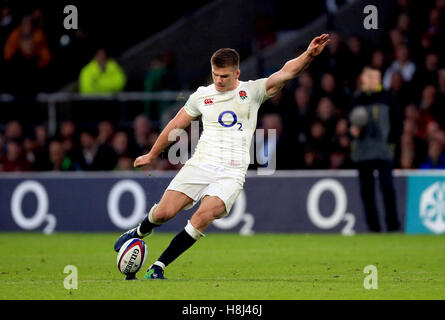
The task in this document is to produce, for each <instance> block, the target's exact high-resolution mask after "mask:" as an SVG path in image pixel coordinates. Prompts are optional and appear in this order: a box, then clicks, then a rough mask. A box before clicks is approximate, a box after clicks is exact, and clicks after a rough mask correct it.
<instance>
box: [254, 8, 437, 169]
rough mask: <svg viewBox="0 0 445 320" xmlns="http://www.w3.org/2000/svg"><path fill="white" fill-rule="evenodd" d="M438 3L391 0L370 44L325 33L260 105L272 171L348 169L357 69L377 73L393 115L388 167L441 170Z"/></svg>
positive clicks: (357, 38)
mask: <svg viewBox="0 0 445 320" xmlns="http://www.w3.org/2000/svg"><path fill="white" fill-rule="evenodd" d="M444 8H445V1H444V0H433V1H423V2H422V3H419V2H417V1H410V0H398V1H397V7H396V9H395V11H394V12H393V13H392V14H391V17H393V21H392V22H391V24H390V26H389V28H388V30H387V31H386V32H385V38H384V39H383V40H382V41H381V42H380V43H379V44H378V45H377V46H372V45H369V44H367V43H364V42H363V40H362V39H361V38H360V37H359V36H356V35H351V36H350V37H348V38H346V39H344V38H342V37H341V36H340V34H338V33H337V32H336V31H335V30H333V31H332V32H330V39H331V43H330V44H329V45H328V46H327V48H326V49H327V50H325V52H324V53H323V54H322V55H321V56H320V57H317V60H316V61H314V62H313V64H312V65H311V66H310V67H309V68H308V69H307V71H305V72H304V73H303V74H301V75H300V76H299V77H298V78H297V79H296V80H295V81H294V82H292V83H290V84H289V85H288V86H286V87H285V88H284V90H282V91H281V92H280V93H279V94H277V95H276V96H274V97H273V98H271V99H270V100H268V101H267V102H266V103H265V104H263V106H262V107H261V108H260V113H259V116H260V122H259V126H260V127H263V128H265V129H270V128H276V130H277V133H278V137H279V138H278V145H277V169H350V168H354V163H353V162H352V161H351V142H352V138H351V136H350V133H349V113H350V111H351V109H352V108H353V107H354V106H352V105H351V101H352V99H353V97H354V96H356V95H358V94H359V92H360V83H359V74H360V72H361V71H362V69H363V67H365V66H372V67H374V68H377V69H378V70H380V71H381V74H382V85H383V89H384V90H387V91H389V92H390V93H391V95H392V97H393V98H394V102H395V104H396V108H397V109H398V110H397V112H398V113H399V114H400V119H399V121H400V122H399V124H398V125H399V127H400V128H401V129H400V140H399V141H397V142H396V143H395V144H394V145H393V146H392V147H393V151H394V154H395V157H394V167H395V168H400V169H417V168H424V169H445V131H444V130H445V61H444V60H443V53H444V52H443V50H444V49H443V48H444V46H443V44H442V43H441V42H442V41H443V39H445V34H444V31H445V25H444V19H445V9H444Z"/></svg>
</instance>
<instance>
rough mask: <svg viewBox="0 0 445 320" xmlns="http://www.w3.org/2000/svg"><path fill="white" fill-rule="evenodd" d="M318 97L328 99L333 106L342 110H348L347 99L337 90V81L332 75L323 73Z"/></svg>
mask: <svg viewBox="0 0 445 320" xmlns="http://www.w3.org/2000/svg"><path fill="white" fill-rule="evenodd" d="M319 96H321V97H323V96H326V97H329V98H330V99H331V101H332V102H333V103H334V104H335V106H336V107H338V108H340V109H342V110H346V109H347V108H348V99H347V97H346V95H345V94H344V93H343V92H342V91H341V89H340V88H338V85H337V80H336V79H335V76H334V75H333V74H332V73H325V74H323V75H322V77H321V81H320V93H319Z"/></svg>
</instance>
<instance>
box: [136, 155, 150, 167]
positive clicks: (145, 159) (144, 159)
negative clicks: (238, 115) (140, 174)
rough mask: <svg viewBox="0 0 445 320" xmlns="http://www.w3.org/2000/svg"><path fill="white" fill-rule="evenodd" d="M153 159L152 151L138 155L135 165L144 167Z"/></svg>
mask: <svg viewBox="0 0 445 320" xmlns="http://www.w3.org/2000/svg"><path fill="white" fill-rule="evenodd" d="M152 160H153V157H152V156H151V154H150V153H147V154H144V155H143V156H140V157H137V158H136V160H135V161H134V164H133V166H134V167H135V168H139V167H143V166H146V165H148V164H150V163H151V162H152Z"/></svg>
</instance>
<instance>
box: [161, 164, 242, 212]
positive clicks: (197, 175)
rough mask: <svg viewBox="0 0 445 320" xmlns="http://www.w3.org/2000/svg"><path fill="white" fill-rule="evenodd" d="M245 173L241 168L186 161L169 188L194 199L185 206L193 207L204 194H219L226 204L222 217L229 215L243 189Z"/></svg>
mask: <svg viewBox="0 0 445 320" xmlns="http://www.w3.org/2000/svg"><path fill="white" fill-rule="evenodd" d="M244 181H245V173H243V172H242V171H241V170H236V171H234V170H230V169H227V168H224V167H217V166H214V165H211V164H206V163H202V164H200V165H199V167H198V166H196V165H193V164H189V163H186V164H185V165H184V166H183V167H182V168H181V170H179V172H178V174H177V175H176V176H175V177H174V178H173V180H172V181H171V182H170V184H169V186H168V187H167V190H175V191H179V192H182V193H184V194H186V195H187V196H188V197H190V198H191V199H193V203H191V204H190V205H188V206H186V207H184V209H186V210H187V209H190V208H192V207H193V206H194V205H195V204H196V203H197V202H198V201H200V200H201V199H202V198H204V196H206V195H208V196H217V197H218V198H220V199H221V200H222V201H223V202H224V204H225V206H226V211H225V213H224V214H223V215H222V217H224V216H227V215H228V214H229V212H230V209H231V208H232V206H233V204H234V203H235V201H236V199H237V198H238V195H239V194H240V192H241V190H242V189H243V184H244Z"/></svg>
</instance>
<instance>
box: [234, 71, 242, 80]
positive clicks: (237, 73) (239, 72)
mask: <svg viewBox="0 0 445 320" xmlns="http://www.w3.org/2000/svg"><path fill="white" fill-rule="evenodd" d="M240 74H241V70H240V69H237V70H236V74H235V78H236V79H238V78H239V75H240Z"/></svg>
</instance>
